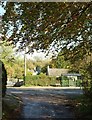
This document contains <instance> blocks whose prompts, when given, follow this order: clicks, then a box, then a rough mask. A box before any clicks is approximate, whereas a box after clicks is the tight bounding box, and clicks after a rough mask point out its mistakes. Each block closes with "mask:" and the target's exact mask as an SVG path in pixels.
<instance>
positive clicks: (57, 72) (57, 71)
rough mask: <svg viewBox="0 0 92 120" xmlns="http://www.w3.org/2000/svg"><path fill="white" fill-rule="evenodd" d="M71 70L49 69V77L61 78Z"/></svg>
mask: <svg viewBox="0 0 92 120" xmlns="http://www.w3.org/2000/svg"><path fill="white" fill-rule="evenodd" d="M68 71H69V69H58V68H49V70H48V75H49V76H61V74H67V73H68Z"/></svg>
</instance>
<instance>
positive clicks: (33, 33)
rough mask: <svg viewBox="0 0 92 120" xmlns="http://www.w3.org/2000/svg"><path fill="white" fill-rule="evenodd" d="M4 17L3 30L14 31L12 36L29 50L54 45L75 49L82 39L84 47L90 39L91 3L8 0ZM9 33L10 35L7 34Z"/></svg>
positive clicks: (5, 33)
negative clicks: (10, 1) (12, 1)
mask: <svg viewBox="0 0 92 120" xmlns="http://www.w3.org/2000/svg"><path fill="white" fill-rule="evenodd" d="M5 10H6V13H5V14H4V16H3V17H2V20H3V21H2V22H3V34H4V35H8V32H9V31H10V26H13V28H12V34H11V36H10V37H9V40H10V41H11V40H12V41H13V43H14V44H16V43H17V42H20V46H19V48H20V49H23V47H25V45H27V46H29V51H31V50H32V49H33V48H35V49H47V48H52V47H50V46H51V45H52V46H53V47H55V50H57V51H58V49H60V48H62V47H63V49H65V48H67V47H68V48H69V49H74V47H75V46H78V44H79V43H81V44H83V45H84V44H85V47H86V48H87V46H88V45H89V46H90V43H91V27H92V24H91V10H92V2H88V3H86V2H85V3H76V2H73V3H32V2H28V3H23V2H22V3H21V2H18V3H17V2H15V3H9V2H7V4H6V6H5ZM8 36H9V35H8Z"/></svg>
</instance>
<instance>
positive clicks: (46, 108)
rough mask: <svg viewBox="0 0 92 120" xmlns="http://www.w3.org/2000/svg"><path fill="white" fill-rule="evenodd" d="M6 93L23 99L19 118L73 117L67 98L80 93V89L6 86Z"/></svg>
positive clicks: (46, 119) (47, 118) (51, 118)
mask: <svg viewBox="0 0 92 120" xmlns="http://www.w3.org/2000/svg"><path fill="white" fill-rule="evenodd" d="M7 93H12V94H15V95H17V96H20V97H21V98H22V100H23V109H22V112H21V118H20V119H23V120H26V119H30V120H32V119H36V118H37V119H39V120H41V119H42V120H53V119H60V120H61V119H71V120H72V119H74V120H75V115H74V111H73V108H71V106H70V105H69V98H72V97H75V96H76V95H80V94H82V90H81V89H69V88H64V89H62V88H58V87H55V88H52V87H51V88H50V87H49V88H43V87H42V88H41V87H38V88H35V87H31V88H18V87H16V88H14V87H13V88H8V89H7Z"/></svg>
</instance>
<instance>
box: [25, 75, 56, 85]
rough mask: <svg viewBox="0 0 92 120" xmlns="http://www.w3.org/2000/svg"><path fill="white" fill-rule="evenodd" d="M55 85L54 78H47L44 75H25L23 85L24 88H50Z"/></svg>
mask: <svg viewBox="0 0 92 120" xmlns="http://www.w3.org/2000/svg"><path fill="white" fill-rule="evenodd" d="M55 84H56V77H49V76H46V75H45V74H40V75H34V76H32V75H29V74H28V75H27V76H26V81H25V85H26V86H50V85H55Z"/></svg>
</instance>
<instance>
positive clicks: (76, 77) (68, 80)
mask: <svg viewBox="0 0 92 120" xmlns="http://www.w3.org/2000/svg"><path fill="white" fill-rule="evenodd" d="M81 83H82V79H81V74H78V73H68V74H63V75H61V86H62V87H80V86H81Z"/></svg>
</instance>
